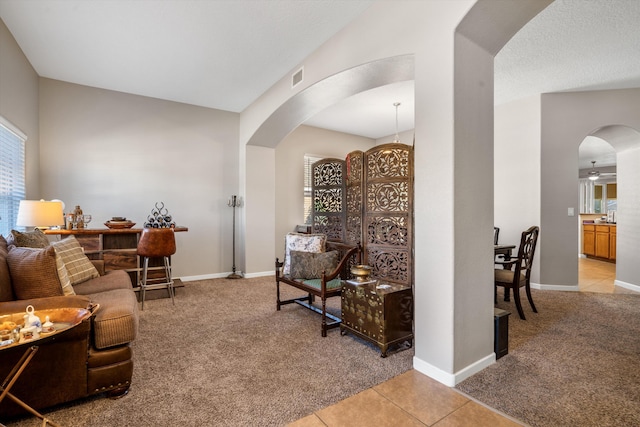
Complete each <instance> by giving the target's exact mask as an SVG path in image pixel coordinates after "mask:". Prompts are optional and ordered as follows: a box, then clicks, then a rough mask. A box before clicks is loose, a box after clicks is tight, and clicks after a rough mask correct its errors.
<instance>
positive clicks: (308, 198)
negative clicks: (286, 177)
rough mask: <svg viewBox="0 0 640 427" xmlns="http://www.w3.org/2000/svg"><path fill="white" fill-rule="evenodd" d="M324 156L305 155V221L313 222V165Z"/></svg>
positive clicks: (307, 222)
mask: <svg viewBox="0 0 640 427" xmlns="http://www.w3.org/2000/svg"><path fill="white" fill-rule="evenodd" d="M323 158H324V157H318V156H311V155H308V154H305V155H304V216H303V218H304V223H305V224H311V203H313V195H312V194H311V185H312V183H313V181H312V180H313V170H312V169H311V166H312V165H313V164H314V163H315V162H317V161H318V160H322V159H323Z"/></svg>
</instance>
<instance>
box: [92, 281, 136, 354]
mask: <svg viewBox="0 0 640 427" xmlns="http://www.w3.org/2000/svg"><path fill="white" fill-rule="evenodd" d="M89 298H91V301H92V302H94V303H96V304H100V307H99V308H98V310H97V311H96V315H95V318H94V321H93V332H94V346H95V347H96V348H97V349H103V348H109V347H113V346H116V345H121V344H126V343H129V342H131V341H133V340H134V339H135V338H136V335H137V333H138V300H137V299H136V294H135V292H133V291H132V290H131V289H113V290H111V291H104V292H98V293H96V294H92V295H89Z"/></svg>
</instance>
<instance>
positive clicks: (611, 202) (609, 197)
mask: <svg viewBox="0 0 640 427" xmlns="http://www.w3.org/2000/svg"><path fill="white" fill-rule="evenodd" d="M616 165H617V155H616V150H615V148H613V146H612V145H611V144H609V143H608V142H607V141H605V140H603V139H601V138H598V137H596V136H593V135H589V136H587V137H586V138H585V139H584V140H583V141H582V143H581V144H580V147H579V148H578V167H579V170H578V178H579V188H580V189H579V192H580V204H579V221H578V228H579V231H578V256H579V260H578V289H579V290H580V291H581V292H599V293H612V292H614V290H615V285H614V282H615V277H616V265H615V255H616V251H615V249H616V239H615V236H616V234H615V233H614V232H612V231H616V227H615V225H613V224H614V223H615V213H616V210H617V192H616V189H617V177H616ZM603 221H606V222H604V223H603ZM596 223H597V224H598V228H597V230H598V238H597V239H596ZM605 231H606V233H605ZM596 244H598V250H596Z"/></svg>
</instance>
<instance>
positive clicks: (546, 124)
mask: <svg viewBox="0 0 640 427" xmlns="http://www.w3.org/2000/svg"><path fill="white" fill-rule="evenodd" d="M541 111H542V114H541V148H540V150H541V151H540V156H541V170H540V178H541V181H540V182H541V184H540V188H541V192H540V197H541V200H542V205H541V210H540V218H541V230H540V243H541V247H540V284H541V285H542V286H543V287H550V288H557V287H558V286H565V287H566V286H575V285H576V284H577V283H578V260H577V257H576V247H577V246H578V232H579V227H578V224H577V221H578V218H579V217H578V216H577V215H576V216H573V217H570V216H567V208H568V207H574V208H575V209H576V212H577V210H578V206H579V195H578V191H577V189H578V148H579V146H580V144H581V143H582V141H583V140H584V138H585V137H586V136H588V135H591V134H597V135H598V136H599V137H601V138H603V139H604V140H605V141H607V142H609V143H610V144H611V145H612V146H613V147H614V148H615V149H616V153H617V162H618V166H617V182H618V215H617V220H618V233H617V235H618V245H617V263H616V280H617V281H620V282H624V284H625V285H628V286H630V287H632V286H635V287H636V288H638V286H639V285H640V266H639V264H638V262H637V254H638V252H639V251H640V239H639V238H638V237H639V236H640V214H638V212H640V211H639V210H638V201H639V200H640V196H639V194H640V185H638V183H640V168H638V166H637V165H638V163H637V153H638V151H640V133H639V132H640V116H639V115H638V113H637V112H638V111H640V89H627V90H604V91H588V92H567V93H555V94H544V95H542V109H541ZM608 127H612V128H622V129H625V128H626V129H628V132H623V135H622V136H621V137H616V132H600V133H598V132H599V130H601V129H603V128H605V129H606V128H608Z"/></svg>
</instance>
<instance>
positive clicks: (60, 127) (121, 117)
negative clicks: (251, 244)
mask: <svg viewBox="0 0 640 427" xmlns="http://www.w3.org/2000/svg"><path fill="white" fill-rule="evenodd" d="M40 132H41V140H42V144H41V150H40V153H41V162H40V174H41V175H40V176H41V182H42V191H41V195H40V196H41V197H44V198H46V199H51V198H58V199H61V200H63V201H64V202H65V203H66V205H67V211H69V210H70V209H72V208H73V206H74V205H77V204H79V205H81V207H82V208H83V210H84V212H85V213H86V214H92V215H93V223H92V225H93V226H100V225H101V224H102V223H104V222H105V221H106V220H108V219H109V218H111V217H112V216H126V217H127V218H129V219H131V220H133V221H134V222H136V223H137V225H138V226H142V225H143V224H144V221H145V219H146V218H147V215H148V214H149V213H150V212H151V210H152V209H153V208H154V205H155V203H156V202H163V203H164V204H165V206H166V208H167V209H168V210H169V213H170V214H171V215H173V218H174V220H175V221H176V222H177V223H178V224H179V225H184V226H187V227H189V232H187V233H179V234H177V245H178V252H177V254H176V255H175V257H174V264H173V265H174V274H175V275H176V276H178V277H180V276H183V277H184V276H187V277H186V278H187V279H188V278H199V277H202V276H204V277H209V276H215V275H224V273H226V272H229V271H231V266H232V261H231V255H232V253H231V252H232V251H231V243H232V242H231V238H232V235H231V222H232V215H231V208H229V207H228V206H227V200H228V198H229V196H230V195H232V194H237V188H238V187H237V185H238V170H237V166H236V165H237V164H238V149H237V141H238V115H237V114H235V113H229V112H224V111H218V110H213V109H208V108H202V107H195V106H191V105H186V104H180V103H175V102H169V101H161V100H157V99H152V98H146V97H141V96H136V95H129V94H124V93H120V92H113V91H108V90H102V89H96V88H90V87H86V86H80V85H74V84H69V83H64V82H60V81H56V80H50V79H41V81H40Z"/></svg>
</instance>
